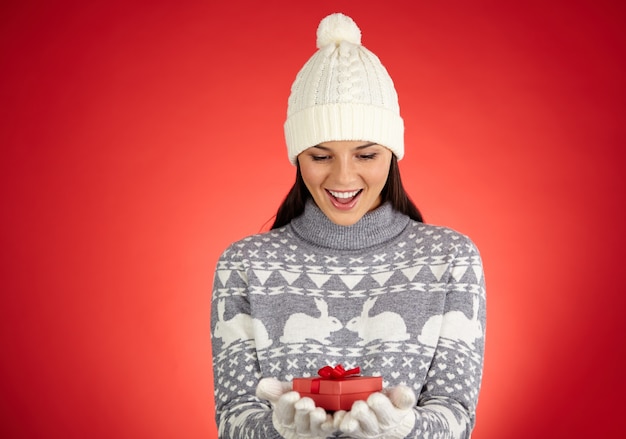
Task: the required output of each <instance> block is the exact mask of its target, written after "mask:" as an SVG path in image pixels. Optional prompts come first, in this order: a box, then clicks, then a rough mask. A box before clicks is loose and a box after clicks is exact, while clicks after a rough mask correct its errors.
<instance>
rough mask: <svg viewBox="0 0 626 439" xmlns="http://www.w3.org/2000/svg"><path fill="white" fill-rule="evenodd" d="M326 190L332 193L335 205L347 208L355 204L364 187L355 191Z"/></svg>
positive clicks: (331, 198)
mask: <svg viewBox="0 0 626 439" xmlns="http://www.w3.org/2000/svg"><path fill="white" fill-rule="evenodd" d="M326 192H327V193H328V194H329V195H330V200H331V201H332V203H333V205H335V207H338V208H343V209H346V208H351V207H352V206H354V204H355V203H356V200H357V199H358V198H359V195H361V192H363V189H357V190H355V191H331V190H329V189H326Z"/></svg>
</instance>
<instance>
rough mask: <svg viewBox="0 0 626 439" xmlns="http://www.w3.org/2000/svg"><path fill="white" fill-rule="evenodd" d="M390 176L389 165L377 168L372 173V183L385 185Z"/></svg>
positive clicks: (373, 184)
mask: <svg viewBox="0 0 626 439" xmlns="http://www.w3.org/2000/svg"><path fill="white" fill-rule="evenodd" d="M388 177H389V166H386V167H384V166H381V167H380V169H377V170H375V171H374V172H372V173H371V174H370V184H371V185H372V186H380V187H382V186H384V185H385V183H387V178H388Z"/></svg>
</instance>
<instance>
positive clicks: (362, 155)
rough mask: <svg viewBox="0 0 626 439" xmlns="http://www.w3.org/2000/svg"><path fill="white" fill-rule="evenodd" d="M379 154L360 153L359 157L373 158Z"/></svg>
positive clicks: (364, 158) (362, 158)
mask: <svg viewBox="0 0 626 439" xmlns="http://www.w3.org/2000/svg"><path fill="white" fill-rule="evenodd" d="M377 155H378V153H375V152H372V153H370V154H360V155H359V158H360V159H361V160H373V159H375V158H376V156H377Z"/></svg>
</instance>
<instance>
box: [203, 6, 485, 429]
mask: <svg viewBox="0 0 626 439" xmlns="http://www.w3.org/2000/svg"><path fill="white" fill-rule="evenodd" d="M317 47H318V51H317V52H316V53H315V54H314V55H313V56H312V57H311V58H310V59H309V61H308V62H307V63H306V64H305V65H304V66H303V68H302V69H301V70H300V72H299V73H298V75H297V77H296V80H295V82H294V84H293V86H292V90H291V95H290V97H289V103H288V112H287V121H286V122H285V137H286V143H287V150H288V156H289V159H290V161H291V162H292V163H293V164H294V165H295V166H296V182H295V184H294V186H293V187H292V188H291V190H290V191H289V193H288V195H287V197H286V198H285V200H284V202H283V204H282V205H281V206H280V207H279V209H278V212H277V215H276V220H275V223H274V225H273V227H272V230H270V231H269V232H267V233H262V234H258V235H254V236H250V237H247V238H245V239H243V240H241V241H238V242H235V243H233V244H232V245H230V246H229V247H228V248H227V249H226V250H225V251H224V253H223V254H222V256H221V258H220V259H219V261H218V264H217V268H216V271H215V278H214V288H213V298H212V347H213V363H214V383H215V407H216V420H217V424H218V430H219V435H220V437H221V438H234V439H241V438H281V437H284V438H299V437H308V438H326V437H352V438H397V439H402V438H424V437H429V438H458V439H460V438H469V437H470V434H471V431H472V429H473V427H474V422H475V411H476V403H477V398H478V392H479V389H480V383H481V374H482V365H483V349H484V328H485V288H484V280H483V269H482V262H481V259H480V255H479V253H478V250H477V249H476V247H475V245H474V244H473V242H472V241H471V240H470V239H469V238H468V237H466V236H465V235H462V234H460V233H458V232H456V231H453V230H451V229H449V228H445V227H439V226H433V225H427V224H424V223H423V222H422V217H421V215H420V212H419V211H418V209H417V208H416V207H415V205H414V204H413V203H412V202H411V200H410V199H409V197H408V195H407V194H406V192H405V191H404V188H403V186H402V182H401V179H400V173H399V169H398V160H400V159H401V158H402V156H403V155H404V125H403V120H402V118H401V117H400V112H399V107H398V99H397V95H396V91H395V89H394V85H393V82H392V80H391V78H390V76H389V74H388V73H387V70H386V69H385V68H384V66H383V65H382V64H381V62H380V60H379V59H378V58H377V57H376V55H374V54H373V53H372V52H370V51H369V50H367V49H366V48H365V47H363V46H362V45H361V34H360V30H359V29H358V27H357V26H356V24H355V23H354V22H353V21H352V19H350V18H349V17H347V16H345V15H342V14H332V15H330V16H328V17H326V18H325V19H324V20H322V22H321V23H320V25H319V27H318V31H317ZM337 365H342V366H343V367H345V368H354V367H359V368H360V371H361V374H362V375H366V376H368V375H369V376H381V377H382V380H383V387H384V388H383V391H381V392H376V393H374V394H372V395H371V396H369V397H368V398H367V399H366V400H364V401H357V402H355V403H354V404H353V405H352V407H351V409H350V410H348V411H345V410H340V411H336V412H334V413H330V412H328V413H327V412H326V411H325V410H324V409H322V408H320V407H316V406H315V404H314V402H313V401H312V400H311V399H310V398H308V397H302V396H301V395H300V394H299V393H298V392H295V391H292V390H291V384H290V383H291V380H292V379H293V378H294V377H307V376H314V375H316V374H317V372H318V370H319V369H321V368H322V367H324V366H332V367H336V366H337Z"/></svg>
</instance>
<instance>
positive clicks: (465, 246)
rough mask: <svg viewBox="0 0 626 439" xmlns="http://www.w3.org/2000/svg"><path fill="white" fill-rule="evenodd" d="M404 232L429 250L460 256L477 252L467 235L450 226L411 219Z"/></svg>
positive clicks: (476, 253)
mask: <svg viewBox="0 0 626 439" xmlns="http://www.w3.org/2000/svg"><path fill="white" fill-rule="evenodd" d="M404 234H405V237H407V238H409V239H410V240H411V241H414V242H415V243H416V244H421V245H422V246H426V247H429V248H430V250H431V251H433V250H435V251H438V252H442V253H448V254H451V253H452V254H454V255H462V256H473V255H478V254H479V251H478V247H477V246H476V244H475V243H474V241H473V240H472V239H471V238H470V237H469V236H468V235H466V234H464V233H462V232H459V231H458V230H455V229H453V228H450V227H446V226H441V225H434V224H425V223H420V222H418V221H413V220H411V222H410V223H409V225H408V227H407V228H406V229H405V232H404Z"/></svg>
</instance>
